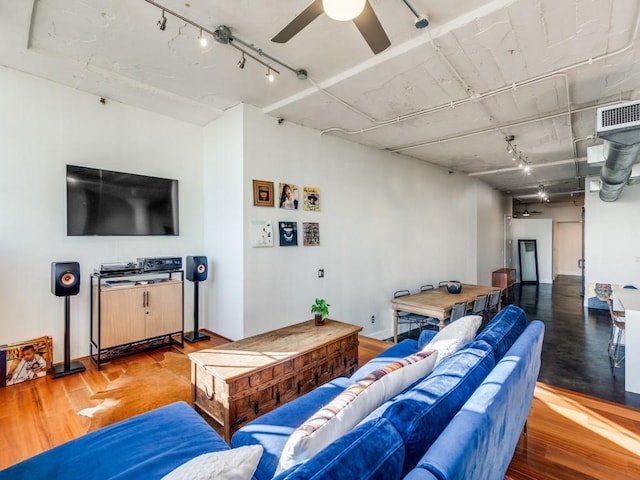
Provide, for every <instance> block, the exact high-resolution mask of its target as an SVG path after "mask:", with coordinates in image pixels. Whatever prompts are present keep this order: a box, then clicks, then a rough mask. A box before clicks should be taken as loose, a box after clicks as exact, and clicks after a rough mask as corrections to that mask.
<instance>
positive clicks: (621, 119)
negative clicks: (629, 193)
mask: <svg viewBox="0 0 640 480" xmlns="http://www.w3.org/2000/svg"><path fill="white" fill-rule="evenodd" d="M596 134H597V135H598V137H600V138H602V139H603V140H604V145H603V154H602V155H603V157H604V161H605V163H604V165H603V166H602V170H601V172H600V180H601V187H600V199H601V200H602V201H604V202H615V201H616V200H617V199H618V197H620V193H621V192H622V189H623V188H624V186H625V185H626V184H627V182H628V181H629V178H630V177H631V170H632V168H633V164H634V163H635V161H636V158H637V157H638V153H640V101H634V102H626V103H621V104H618V105H614V106H610V107H602V108H599V109H598V112H597V125H596Z"/></svg>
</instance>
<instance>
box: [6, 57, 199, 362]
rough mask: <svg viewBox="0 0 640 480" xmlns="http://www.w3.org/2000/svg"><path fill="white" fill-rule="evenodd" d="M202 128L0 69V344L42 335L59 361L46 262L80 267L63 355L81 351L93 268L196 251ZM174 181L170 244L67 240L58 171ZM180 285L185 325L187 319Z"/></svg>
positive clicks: (59, 320) (58, 321)
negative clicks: (78, 168) (174, 224)
mask: <svg viewBox="0 0 640 480" xmlns="http://www.w3.org/2000/svg"><path fill="white" fill-rule="evenodd" d="M201 156H202V129H201V128H200V127H196V126H193V125H189V124H186V123H183V122H180V121H176V120H172V119H169V118H166V117H162V116H159V115H156V114H153V113H150V112H147V111H143V110H139V109H136V108H132V107H128V106H126V105H123V104H119V103H115V102H114V103H112V102H108V103H107V104H106V105H101V104H100V103H99V101H98V98H97V97H95V96H93V95H89V94H86V93H82V92H79V91H76V90H73V89H71V88H68V87H64V86H61V85H58V84H55V83H52V82H49V81H46V80H42V79H38V78H36V77H33V76H30V75H26V74H22V73H19V72H16V71H14V70H10V69H6V68H0V263H1V264H2V266H3V272H4V274H3V275H0V305H1V307H2V310H1V312H2V313H1V320H0V343H6V342H12V341H20V340H26V339H28V338H31V337H36V336H39V335H52V336H53V340H54V360H56V361H61V360H62V348H63V338H64V334H63V332H64V317H63V300H62V299H60V298H57V297H55V296H53V295H52V294H51V293H50V264H51V262H52V261H65V260H75V261H79V262H80V264H81V268H82V287H81V292H80V295H78V296H77V297H74V298H72V301H71V304H72V318H71V321H72V332H71V341H72V345H71V355H72V357H79V356H84V355H87V354H88V352H89V289H88V285H89V275H90V273H91V272H92V271H93V269H94V268H96V267H98V266H99V265H100V263H102V262H114V261H121V260H129V261H131V260H135V259H136V258H137V257H141V256H161V255H163V256H164V255H170V256H181V255H182V256H184V255H192V254H197V252H199V251H200V249H201V248H202V239H203V230H202V204H203V198H202V182H201V173H202V168H201ZM67 163H69V164H77V165H84V166H89V167H98V168H105V169H112V170H118V171H126V172H131V173H139V174H145V175H153V176H160V177H168V178H176V179H178V180H179V182H180V184H179V188H180V199H179V202H180V236H178V237H159V238H158V237H67V236H66V221H65V208H66V207H65V199H66V184H65V174H66V171H65V165H66V164H67ZM191 289H192V286H191V285H190V284H187V285H186V286H185V294H186V298H187V301H186V302H185V307H186V308H185V319H186V326H187V329H189V326H190V325H191V322H192V320H191V319H192V318H193V314H192V307H191V302H190V301H189V299H190V298H191V297H190V295H191V292H192V290H191Z"/></svg>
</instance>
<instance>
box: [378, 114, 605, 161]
mask: <svg viewBox="0 0 640 480" xmlns="http://www.w3.org/2000/svg"><path fill="white" fill-rule="evenodd" d="M609 105H612V103H611V102H607V103H604V104H597V105H591V106H589V107H582V108H575V109H573V110H571V111H566V112H558V113H552V114H549V115H542V116H538V117H535V118H530V119H527V120H521V121H519V122H513V123H509V124H506V125H501V126H500V127H499V128H497V127H489V128H483V129H482V130H474V131H472V132H467V133H463V134H459V135H452V136H450V137H444V138H438V139H436V140H429V141H427V142H420V143H415V144H411V145H407V146H404V147H396V148H389V149H388V150H389V151H390V152H394V153H398V152H404V151H406V150H413V149H415V148H423V147H428V146H431V145H436V144H439V143H445V142H451V141H453V140H460V139H463V138H468V137H474V136H476V135H482V134H485V133H489V132H497V131H500V129H504V128H513V127H521V126H524V125H529V124H531V123H536V122H542V121H544V120H553V119H554V118H560V117H564V116H567V115H571V114H574V113H580V112H586V111H587V110H594V109H596V108H599V107H603V106H609Z"/></svg>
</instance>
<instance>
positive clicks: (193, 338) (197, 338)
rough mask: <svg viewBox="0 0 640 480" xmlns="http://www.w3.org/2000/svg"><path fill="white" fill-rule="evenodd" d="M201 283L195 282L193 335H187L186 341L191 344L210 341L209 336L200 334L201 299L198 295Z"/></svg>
mask: <svg viewBox="0 0 640 480" xmlns="http://www.w3.org/2000/svg"><path fill="white" fill-rule="evenodd" d="M199 284H200V282H193V333H190V334H189V335H185V336H184V339H185V340H186V341H187V342H189V343H196V342H201V341H203V340H209V339H210V338H211V337H210V336H209V335H203V334H201V333H200V326H199V325H198V323H199V318H198V313H199V312H198V311H199V310H200V298H199V295H198V285H199Z"/></svg>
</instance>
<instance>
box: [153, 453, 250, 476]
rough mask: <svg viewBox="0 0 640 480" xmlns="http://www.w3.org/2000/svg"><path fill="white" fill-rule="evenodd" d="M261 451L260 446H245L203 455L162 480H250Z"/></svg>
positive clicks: (184, 464)
mask: <svg viewBox="0 0 640 480" xmlns="http://www.w3.org/2000/svg"><path fill="white" fill-rule="evenodd" d="M262 450H263V449H262V445H247V446H244V447H239V448H234V449H232V450H224V451H222V452H212V453H205V454H203V455H200V456H199V457H196V458H192V459H191V460H189V461H188V462H186V463H183V464H182V465H180V466H179V467H177V468H176V469H174V470H172V471H171V472H169V473H168V474H167V475H165V476H164V477H162V480H214V479H215V480H251V477H253V474H254V472H255V471H256V468H257V467H258V463H259V462H260V457H262Z"/></svg>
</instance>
